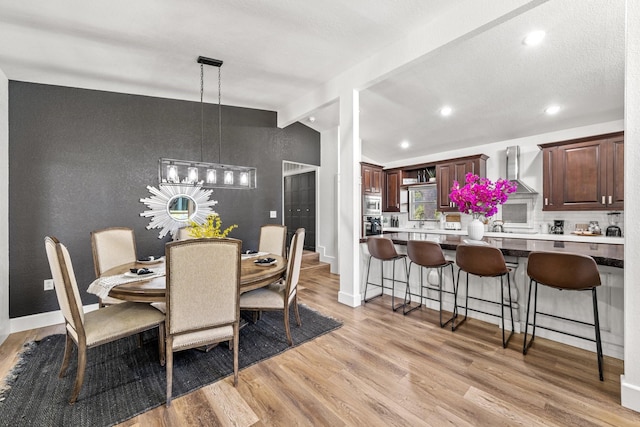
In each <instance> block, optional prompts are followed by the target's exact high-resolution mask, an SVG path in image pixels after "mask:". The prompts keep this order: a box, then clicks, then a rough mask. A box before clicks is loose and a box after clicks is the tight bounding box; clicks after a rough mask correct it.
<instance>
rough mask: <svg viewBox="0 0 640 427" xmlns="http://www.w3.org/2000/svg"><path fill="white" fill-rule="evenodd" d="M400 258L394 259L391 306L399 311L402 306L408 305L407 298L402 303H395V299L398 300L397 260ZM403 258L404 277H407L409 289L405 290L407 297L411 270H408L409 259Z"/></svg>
mask: <svg viewBox="0 0 640 427" xmlns="http://www.w3.org/2000/svg"><path fill="white" fill-rule="evenodd" d="M397 260H398V259H394V260H393V274H392V275H391V277H392V279H391V280H392V282H391V308H392V309H393V311H397V310H398V309H399V308H400V307H405V306H406V305H407V302H406V300H405V301H403V302H402V304H398V305H395V300H396V261H397ZM402 260H403V261H404V277H405V279H406V282H405V283H406V285H407V289H406V290H405V298H406V292H407V290H408V288H409V272H408V271H407V259H406V258H402Z"/></svg>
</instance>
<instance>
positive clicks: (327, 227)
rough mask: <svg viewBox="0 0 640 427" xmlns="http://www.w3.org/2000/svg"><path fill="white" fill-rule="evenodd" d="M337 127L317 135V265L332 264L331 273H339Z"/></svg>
mask: <svg viewBox="0 0 640 427" xmlns="http://www.w3.org/2000/svg"><path fill="white" fill-rule="evenodd" d="M339 129H340V128H338V127H336V128H333V129H329V130H326V131H323V132H321V134H320V153H321V154H320V156H321V157H320V164H321V165H322V166H321V167H320V169H319V172H318V176H319V186H318V187H319V188H318V189H319V191H318V194H319V195H318V233H317V234H316V236H317V250H318V252H320V261H323V262H328V263H329V264H331V272H332V273H336V274H337V273H338V272H339V268H338V250H337V248H338V224H337V219H338V194H339V193H338V162H337V161H336V159H338V156H339V154H338V147H339V141H338V140H339V138H340V133H339Z"/></svg>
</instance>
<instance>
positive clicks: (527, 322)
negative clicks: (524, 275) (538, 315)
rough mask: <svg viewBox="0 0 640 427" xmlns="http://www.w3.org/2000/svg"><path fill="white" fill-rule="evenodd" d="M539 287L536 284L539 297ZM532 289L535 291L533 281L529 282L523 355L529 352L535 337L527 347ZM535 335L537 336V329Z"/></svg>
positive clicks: (534, 323)
mask: <svg viewBox="0 0 640 427" xmlns="http://www.w3.org/2000/svg"><path fill="white" fill-rule="evenodd" d="M537 287H538V282H536V296H537V295H538V292H537ZM532 289H533V279H531V280H529V297H528V298H527V317H526V318H525V322H524V342H523V343H522V354H524V355H526V354H527V350H529V347H531V344H532V343H533V335H532V336H531V339H530V340H529V345H527V332H528V330H529V310H530V308H531V290H532ZM534 310H535V306H534ZM533 316H534V317H533V318H534V321H533V327H534V328H535V325H536V322H535V313H534V315H533ZM533 333H534V335H535V329H534V332H533Z"/></svg>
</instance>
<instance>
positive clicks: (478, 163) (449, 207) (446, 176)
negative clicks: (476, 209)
mask: <svg viewBox="0 0 640 427" xmlns="http://www.w3.org/2000/svg"><path fill="white" fill-rule="evenodd" d="M487 159H488V157H487V156H486V155H484V154H479V155H476V156H469V157H461V158H458V159H451V160H448V161H446V162H442V163H438V164H436V182H437V184H438V210H439V211H440V212H457V211H458V207H457V206H456V205H455V204H454V203H453V202H452V201H451V200H450V199H449V193H450V192H451V187H453V182H454V181H458V182H459V183H460V185H464V179H465V176H466V174H467V173H469V172H471V173H473V174H476V175H478V176H481V177H485V176H487Z"/></svg>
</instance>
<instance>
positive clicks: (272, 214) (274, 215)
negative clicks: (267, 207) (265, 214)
mask: <svg viewBox="0 0 640 427" xmlns="http://www.w3.org/2000/svg"><path fill="white" fill-rule="evenodd" d="M277 217H278V212H276V211H269V218H277Z"/></svg>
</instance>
